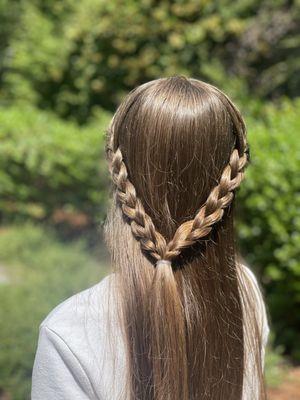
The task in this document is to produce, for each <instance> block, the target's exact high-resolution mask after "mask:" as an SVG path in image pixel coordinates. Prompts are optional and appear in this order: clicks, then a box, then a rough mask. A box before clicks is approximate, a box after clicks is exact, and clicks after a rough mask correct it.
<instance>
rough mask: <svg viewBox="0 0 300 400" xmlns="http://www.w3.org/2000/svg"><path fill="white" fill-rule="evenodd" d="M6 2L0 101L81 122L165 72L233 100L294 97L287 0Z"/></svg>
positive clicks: (293, 29) (294, 13) (292, 26)
mask: <svg viewBox="0 0 300 400" xmlns="http://www.w3.org/2000/svg"><path fill="white" fill-rule="evenodd" d="M5 3H8V2H7V1H5ZM13 4H14V8H12V12H11V13H10V14H9V16H7V15H6V14H7V13H6V12H4V10H6V9H7V7H8V4H7V5H6V7H5V8H3V10H1V8H0V18H1V13H2V14H3V16H4V17H5V19H7V18H8V17H9V20H8V21H9V23H7V24H4V25H3V31H2V36H3V43H4V44H5V43H6V45H5V46H4V48H3V49H2V57H0V58H1V59H2V60H3V62H2V67H1V65H0V75H1V70H2V83H1V80H0V87H1V89H4V90H3V91H2V93H3V94H4V97H5V98H8V99H12V100H13V99H15V98H26V99H29V100H30V101H31V102H34V103H36V104H38V105H39V106H41V107H43V108H51V109H55V110H56V112H57V113H59V114H60V115H62V116H70V117H72V118H76V119H78V120H79V121H81V122H84V121H86V120H87V119H88V118H89V116H90V115H91V114H92V113H93V110H94V108H95V107H97V106H99V105H100V106H102V107H104V108H105V109H110V110H112V109H113V108H114V107H115V105H116V104H117V103H118V102H119V99H120V97H121V96H122V95H123V93H124V92H127V91H128V89H131V88H132V87H134V86H136V85H138V84H140V83H142V82H145V81H148V80H150V79H153V78H157V77H160V76H169V75H174V74H176V75H177V74H185V75H189V76H193V77H195V78H202V79H204V80H206V81H212V82H213V83H215V84H216V85H217V86H220V87H221V88H223V89H226V90H227V89H228V88H229V87H230V90H231V92H233V91H234V92H235V93H236V95H237V96H238V97H239V98H242V97H243V96H244V95H245V93H246V94H248V95H249V94H250V95H251V96H252V97H253V96H256V97H260V98H270V97H274V96H278V94H282V93H283V94H285V95H286V94H287V95H289V96H295V95H297V94H298V93H299V87H300V80H299V73H298V67H297V66H298V65H299V51H298V49H299V45H300V36H299V30H298V22H299V14H300V8H299V6H298V4H297V1H296V0H295V1H286V0H277V1H272V0H266V1H258V0H241V1H229V0H221V1H218V2H213V1H202V2H199V1H197V0H188V1H181V0H176V1H169V0H166V1H159V2H158V1H154V0H142V1H133V0H129V1H126V2H124V1H120V0H112V1H104V0H85V1H84V2H72V1H70V0H64V1H58V0H54V1H51V4H50V3H48V2H45V1H41V0H37V1H34V2H32V1H28V0H25V1H23V2H13ZM9 8H10V7H9ZM3 19H4V18H3ZM0 20H1V19H0ZM0 34H1V33H0ZM0 38H1V36H0ZM0 50H1V48H0ZM0 56H1V54H0Z"/></svg>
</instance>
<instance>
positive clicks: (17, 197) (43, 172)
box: [0, 105, 108, 223]
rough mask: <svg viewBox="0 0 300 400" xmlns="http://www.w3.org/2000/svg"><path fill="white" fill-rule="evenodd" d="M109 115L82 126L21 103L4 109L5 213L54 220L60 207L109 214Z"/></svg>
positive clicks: (0, 166) (0, 113) (0, 181)
mask: <svg viewBox="0 0 300 400" xmlns="http://www.w3.org/2000/svg"><path fill="white" fill-rule="evenodd" d="M107 122H108V115H107V114H105V113H102V114H101V118H100V117H99V118H97V122H94V123H93V124H90V125H89V126H87V127H78V126H77V125H76V124H74V123H72V122H68V123H66V122H63V121H61V120H59V119H58V118H56V117H54V116H53V115H51V114H49V113H45V112H40V111H36V110H34V109H33V108H31V107H29V106H24V105H22V106H21V105H18V106H15V107H11V108H2V109H1V110H0V140H1V147H0V198H1V200H0V209H1V211H0V215H1V216H2V219H4V218H5V219H6V220H11V219H12V218H14V219H15V218H16V217H20V216H30V217H31V218H36V219H49V218H50V217H51V216H53V214H54V213H55V211H56V210H57V209H63V210H65V211H69V212H71V211H72V212H73V213H76V212H77V213H78V212H81V213H84V214H85V215H86V216H87V219H88V222H89V223H93V222H94V221H95V220H97V219H99V218H101V217H102V216H103V215H104V207H105V197H106V192H105V190H104V189H106V186H107V168H106V165H105V162H104V157H103V156H101V155H103V153H104V143H103V137H104V135H103V134H104V130H105V128H106V125H107Z"/></svg>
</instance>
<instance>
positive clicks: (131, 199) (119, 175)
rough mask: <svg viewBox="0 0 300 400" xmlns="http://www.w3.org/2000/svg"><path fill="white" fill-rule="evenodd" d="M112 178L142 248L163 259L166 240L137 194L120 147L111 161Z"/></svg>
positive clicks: (156, 258) (118, 197) (122, 206)
mask: <svg viewBox="0 0 300 400" xmlns="http://www.w3.org/2000/svg"><path fill="white" fill-rule="evenodd" d="M110 172H111V175H112V180H113V182H114V184H115V185H116V188H117V199H118V200H119V201H120V203H121V208H122V211H123V213H124V214H125V215H126V216H127V217H128V218H129V220H130V225H131V230H132V233H133V235H134V237H135V238H136V239H137V240H139V241H140V245H141V248H142V249H143V250H144V251H146V252H148V253H149V254H150V255H151V256H152V257H153V258H154V259H155V260H161V259H162V258H163V255H164V254H165V252H166V241H165V239H164V237H163V236H162V235H161V234H160V233H159V232H157V231H156V229H155V227H154V224H153V222H152V219H151V217H150V216H149V215H148V214H147V213H146V212H145V209H144V207H143V205H142V203H141V201H140V199H139V198H138V197H137V195H136V190H135V187H134V186H133V184H132V183H131V182H130V180H129V179H128V172H127V168H126V165H125V163H124V161H123V156H122V152H121V150H120V148H118V149H117V151H116V152H115V153H113V154H112V157H111V163H110Z"/></svg>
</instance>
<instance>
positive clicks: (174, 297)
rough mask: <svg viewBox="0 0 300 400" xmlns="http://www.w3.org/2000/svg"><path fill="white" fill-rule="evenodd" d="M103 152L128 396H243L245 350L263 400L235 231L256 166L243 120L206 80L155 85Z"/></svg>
mask: <svg viewBox="0 0 300 400" xmlns="http://www.w3.org/2000/svg"><path fill="white" fill-rule="evenodd" d="M106 152H107V159H108V162H109V169H110V172H111V176H112V181H113V187H112V203H111V207H110V210H109V214H108V217H107V220H106V224H105V238H106V243H107V245H108V248H109V250H110V254H111V259H112V265H113V269H114V272H115V274H114V275H115V279H116V280H117V282H118V283H117V287H118V291H117V293H116V295H117V301H118V310H119V318H120V322H121V325H122V328H123V336H124V342H125V344H126V353H127V361H126V362H127V378H126V382H127V387H126V393H124V399H132V400H133V399H134V400H154V399H155V400H191V399H201V400H202V399H210V400H211V399H234V400H237V399H241V398H242V394H243V385H244V386H245V381H244V372H245V370H246V368H248V367H249V365H250V364H249V362H250V361H249V360H250V359H247V354H251V360H252V363H251V368H252V377H253V382H255V383H254V384H253V385H252V386H253V388H254V387H257V382H258V383H259V388H258V393H256V394H255V396H256V397H255V396H254V392H253V396H252V397H251V398H252V399H256V398H257V399H264V398H265V388H264V377H263V361H262V353H261V340H262V338H261V331H260V327H259V321H257V317H256V312H255V309H254V306H253V305H254V303H255V301H254V295H253V291H252V292H251V290H250V286H249V282H248V283H247V279H246V277H245V276H243V271H242V268H240V263H239V260H238V256H237V251H236V246H235V235H234V224H233V206H234V197H235V189H236V188H237V187H238V186H239V185H240V183H241V181H242V179H243V176H244V168H245V166H246V164H247V161H248V158H249V157H248V154H249V151H248V145H247V141H246V128H245V124H244V121H243V119H242V117H241V114H240V112H239V111H238V110H237V108H236V107H235V105H234V104H233V103H232V101H231V100H230V99H229V98H228V97H227V96H226V95H225V94H224V93H222V92H221V91H220V90H219V89H217V88H216V87H214V86H212V85H210V84H207V83H204V82H202V81H199V80H196V79H188V78H185V77H182V76H178V77H170V78H162V79H157V80H153V81H151V82H148V83H145V84H143V85H141V86H139V87H137V88H135V89H134V90H132V91H131V92H130V93H129V94H128V96H127V97H126V98H125V100H124V101H123V102H122V103H121V104H120V106H119V107H118V109H117V111H116V113H115V115H114V117H113V119H112V121H111V124H110V126H109V129H108V132H107V145H106ZM245 332H246V333H245ZM247 366H248V367H247ZM250 386H251V385H250ZM253 390H254V389H253Z"/></svg>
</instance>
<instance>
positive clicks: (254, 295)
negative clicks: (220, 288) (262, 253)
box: [238, 263, 270, 345]
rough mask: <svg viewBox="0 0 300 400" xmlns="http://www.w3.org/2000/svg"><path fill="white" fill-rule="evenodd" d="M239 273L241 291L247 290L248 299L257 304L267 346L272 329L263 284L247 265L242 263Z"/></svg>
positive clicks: (264, 341) (256, 307)
mask: <svg viewBox="0 0 300 400" xmlns="http://www.w3.org/2000/svg"><path fill="white" fill-rule="evenodd" d="M238 271H239V276H240V282H241V284H242V286H241V290H247V293H248V295H249V296H248V298H251V299H253V301H254V302H255V309H256V313H257V317H258V320H259V321H260V326H261V332H262V339H263V344H264V345H266V343H267V340H268V336H269V333H270V327H269V321H268V315H267V309H266V304H265V300H264V293H263V290H262V287H261V284H260V282H259V281H258V279H257V277H256V275H255V273H254V272H253V271H252V269H251V268H249V267H248V266H247V265H245V264H242V263H240V264H239V268H238ZM242 297H243V296H242Z"/></svg>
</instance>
